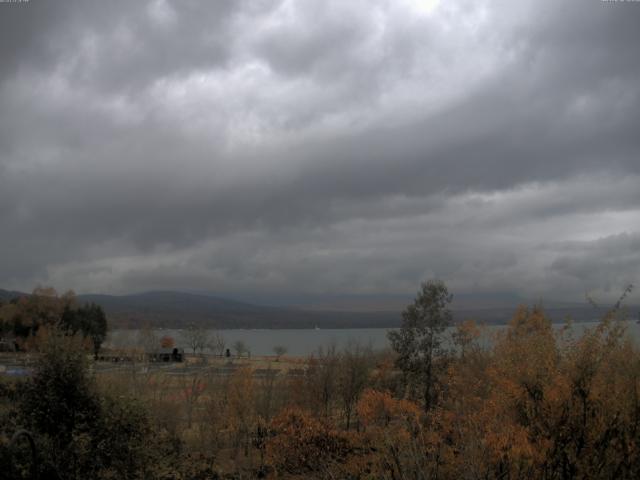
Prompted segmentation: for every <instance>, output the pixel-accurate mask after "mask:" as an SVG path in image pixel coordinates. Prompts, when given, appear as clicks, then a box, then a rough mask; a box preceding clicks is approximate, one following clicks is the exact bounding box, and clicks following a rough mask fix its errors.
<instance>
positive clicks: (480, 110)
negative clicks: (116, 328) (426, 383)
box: [0, 0, 640, 296]
mask: <svg viewBox="0 0 640 480" xmlns="http://www.w3.org/2000/svg"><path fill="white" fill-rule="evenodd" d="M514 3H516V2H487V3H479V2H466V1H460V2H457V3H451V2H446V3H445V2H436V1H428V0H422V1H418V0H415V1H412V0H406V1H404V2H387V1H384V0H378V1H375V2H355V1H354V2H325V3H322V4H320V3H318V2H312V1H305V2H303V1H300V2H290V1H273V2H269V1H260V2H237V1H229V2H214V4H211V5H209V4H208V3H206V2H195V1H193V2H192V1H190V2H169V1H153V2H136V3H126V2H108V3H107V2H73V1H67V2H55V3H54V2H38V1H35V0H32V1H31V2H29V3H28V4H4V5H0V40H2V42H1V45H2V47H0V48H1V50H0V54H1V55H2V64H1V66H0V82H1V83H0V112H1V113H0V221H1V223H2V225H3V227H2V235H1V236H0V251H2V253H1V254H0V262H1V263H0V266H1V269H2V285H4V286H7V287H18V288H28V287H29V286H30V285H31V284H33V283H35V282H43V283H55V284H56V285H57V286H58V287H59V288H67V287H72V288H75V289H77V290H80V291H87V290H108V291H130V290H142V289H146V288H159V287H162V288H178V287H185V288H186V287H188V288H207V289H213V290H218V291H229V292H232V291H242V290H253V291H259V290H262V291H272V292H278V291H279V292H283V291H291V290H300V289H304V290H308V291H313V292H324V291H336V292H341V291H349V292H412V291H414V290H415V285H416V284H417V283H418V282H419V281H420V280H422V279H424V278H426V277H429V276H434V275H437V276H441V277H443V278H445V279H446V280H447V281H448V282H449V283H451V284H452V285H453V286H454V287H455V288H457V289H459V290H470V289H475V290H491V289H496V290H505V289H516V290H518V291H520V292H522V293H525V294H526V293H529V292H533V293H535V294H541V295H564V294H566V295H570V296H571V295H577V294H580V295H581V294H582V292H583V291H584V290H586V289H589V290H597V289H615V288H617V287H619V286H620V285H621V284H622V283H623V281H624V282H626V281H628V280H630V279H631V280H633V279H632V278H631V277H633V272H634V267H633V265H637V262H635V260H637V259H638V258H640V253H639V252H638V250H637V249H635V250H634V247H633V246H631V247H629V248H627V247H625V248H626V250H625V251H626V252H627V253H625V254H624V255H627V257H625V258H628V256H630V257H631V258H632V260H634V261H630V262H627V267H626V268H625V269H623V271H624V275H623V274H620V275H614V274H613V273H612V274H604V273H603V274H602V275H599V273H598V272H599V271H600V269H601V267H602V265H601V264H599V263H597V262H595V263H594V261H591V260H589V255H593V254H594V252H593V250H591V249H584V253H583V254H580V255H578V254H577V253H575V255H574V254H572V255H570V256H569V257H567V255H566V253H564V252H563V251H562V250H561V249H558V248H556V247H555V246H551V245H557V244H558V245H559V244H561V243H562V242H586V243H578V244H580V245H583V244H584V245H586V244H591V243H589V242H592V243H593V242H595V243H594V244H597V242H599V241H603V242H604V241H605V240H606V239H609V238H618V237H616V236H620V235H622V236H624V235H628V236H630V237H633V236H634V235H637V233H638V229H637V227H635V226H634V225H638V220H640V197H639V195H640V193H639V192H640V189H638V188H637V185H638V180H639V179H640V159H639V154H640V140H639V139H638V135H637V125H638V124H639V121H640V84H638V82H637V78H638V77H639V76H640V62H639V61H638V60H637V51H636V50H637V49H636V48H635V46H636V45H637V44H638V40H640V32H639V31H638V29H637V25H638V21H639V20H640V7H638V6H637V5H633V4H625V3H616V4H613V3H612V4H608V3H605V2H577V1H575V2H563V3H562V4H561V5H557V4H555V3H553V2H517V3H516V4H514ZM599 239H604V240H599ZM616 245H618V244H616ZM618 246H619V247H620V248H621V249H622V246H620V245H618ZM620 255H622V253H621V254H620ZM611 258H612V259H614V258H618V256H616V255H614V254H612V255H611ZM612 261H613V260H612ZM623 277H624V278H623Z"/></svg>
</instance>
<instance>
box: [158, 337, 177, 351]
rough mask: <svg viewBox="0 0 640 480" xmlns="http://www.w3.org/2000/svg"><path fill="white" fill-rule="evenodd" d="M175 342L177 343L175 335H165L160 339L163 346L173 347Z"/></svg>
mask: <svg viewBox="0 0 640 480" xmlns="http://www.w3.org/2000/svg"><path fill="white" fill-rule="evenodd" d="M175 344H176V342H175V340H174V339H173V337H170V336H169V335H165V336H164V337H162V338H161V339H160V346H161V347H162V348H173V347H174V346H175Z"/></svg>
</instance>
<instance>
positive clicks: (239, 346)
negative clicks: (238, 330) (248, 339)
mask: <svg viewBox="0 0 640 480" xmlns="http://www.w3.org/2000/svg"><path fill="white" fill-rule="evenodd" d="M233 349H234V350H235V351H236V356H238V357H241V356H242V355H244V354H245V353H247V352H248V350H247V345H246V344H245V343H244V342H243V341H242V340H237V341H236V342H234V344H233Z"/></svg>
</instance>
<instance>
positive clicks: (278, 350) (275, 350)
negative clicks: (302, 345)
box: [273, 345, 287, 362]
mask: <svg viewBox="0 0 640 480" xmlns="http://www.w3.org/2000/svg"><path fill="white" fill-rule="evenodd" d="M273 353H275V354H276V362H278V361H280V357H281V356H283V355H284V354H285V353H287V347H284V346H282V345H276V346H275V347H273Z"/></svg>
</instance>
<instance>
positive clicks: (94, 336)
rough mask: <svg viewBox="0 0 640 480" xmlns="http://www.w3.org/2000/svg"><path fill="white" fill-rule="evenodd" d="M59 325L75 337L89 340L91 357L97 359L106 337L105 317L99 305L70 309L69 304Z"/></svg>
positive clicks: (89, 304) (91, 304) (92, 304)
mask: <svg viewBox="0 0 640 480" xmlns="http://www.w3.org/2000/svg"><path fill="white" fill-rule="evenodd" d="M60 325H61V326H62V328H63V329H64V330H66V331H67V332H68V333H70V334H72V335H75V334H76V333H80V334H82V335H83V336H84V337H86V338H89V339H90V340H91V343H92V346H93V355H94V357H95V358H97V357H98V352H99V351H100V347H101V346H102V342H104V340H105V338H106V337H107V316H106V315H105V313H104V310H103V309H102V307H101V306H100V305H96V304H95V303H88V304H85V305H82V306H81V307H79V308H72V307H71V305H70V304H66V305H65V307H64V311H63V312H62V317H61V319H60Z"/></svg>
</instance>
